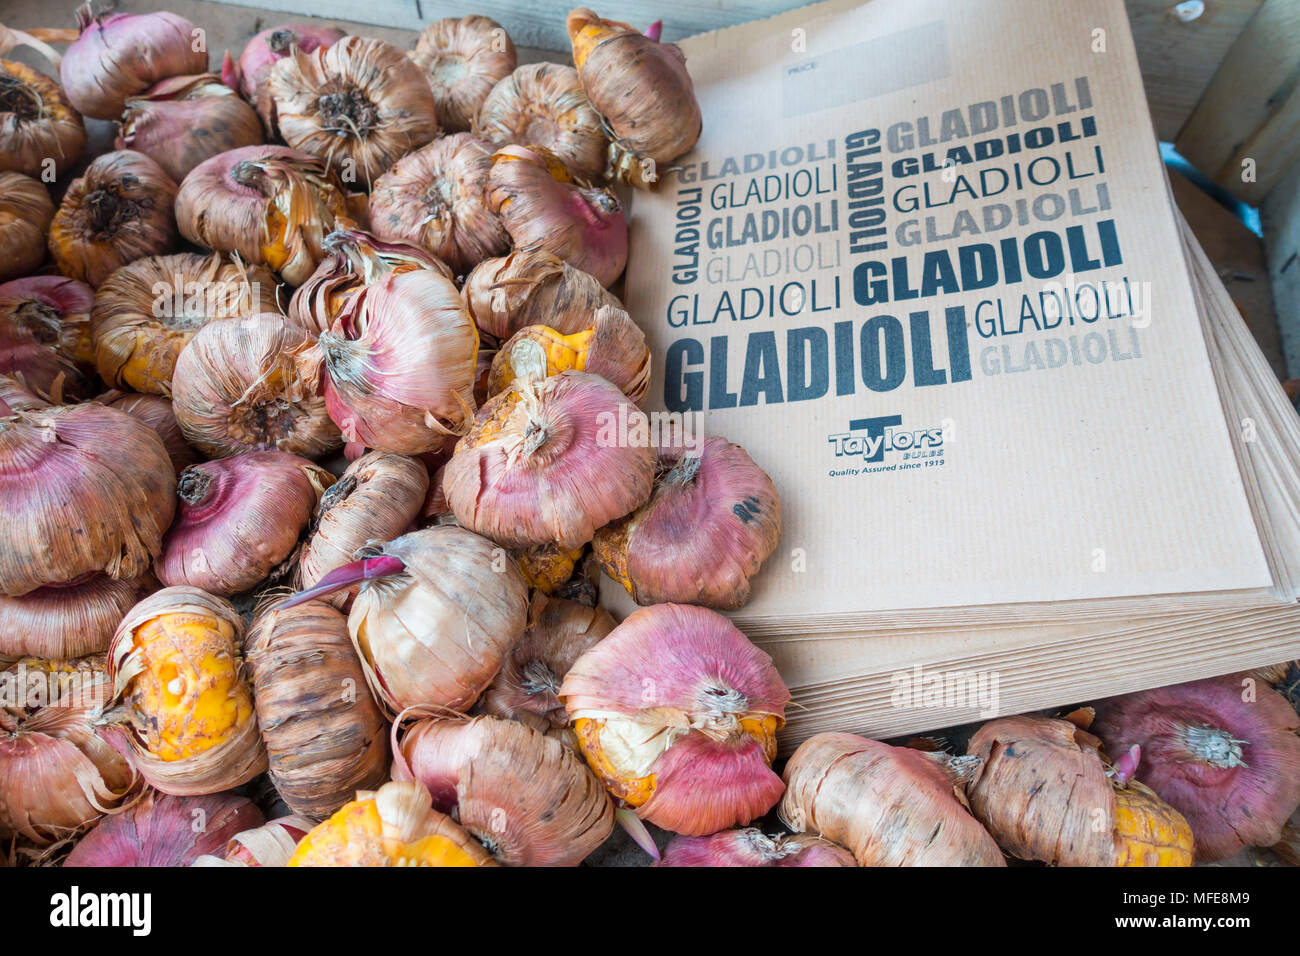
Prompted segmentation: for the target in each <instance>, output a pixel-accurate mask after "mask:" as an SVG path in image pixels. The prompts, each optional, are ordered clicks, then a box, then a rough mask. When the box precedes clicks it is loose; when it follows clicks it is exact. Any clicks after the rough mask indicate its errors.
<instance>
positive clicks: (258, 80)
mask: <svg viewBox="0 0 1300 956" xmlns="http://www.w3.org/2000/svg"><path fill="white" fill-rule="evenodd" d="M344 36H346V34H345V33H344V32H343V31H342V30H340V29H338V28H337V27H331V26H324V25H321V24H315V23H288V24H284V25H282V26H278V27H268V28H267V29H265V30H263V31H262V32H261V33H258V34H256V35H255V36H254V37H253V38H252V39H251V40H249V41H248V43H247V44H245V46H244V52H242V53H241V54H240V55H239V60H238V62H237V63H236V62H234V61H231V67H232V69H231V70H230V71H229V75H224V74H226V72H227V71H226V70H224V69H223V71H222V72H223V78H224V79H225V80H226V82H227V85H228V86H230V88H231V89H235V90H238V92H239V94H240V95H241V96H243V97H244V99H245V100H247V101H248V102H249V103H251V104H252V105H253V108H254V109H256V110H257V115H258V116H259V117H260V118H261V120H262V123H263V125H264V126H265V128H266V130H267V131H268V132H272V131H273V126H274V121H275V120H274V110H275V104H274V101H273V100H272V99H271V95H270V90H269V89H268V88H267V84H266V78H267V76H268V75H269V74H270V72H271V67H273V66H275V64H276V63H278V62H279V61H280V60H283V59H284V58H285V57H286V56H288V55H289V51H290V50H292V49H294V48H295V47H296V48H297V49H299V50H302V51H303V52H304V53H313V52H315V51H316V50H318V49H321V48H324V47H328V46H330V45H331V44H333V43H337V42H338V41H339V40H341V39H343V37H344Z"/></svg>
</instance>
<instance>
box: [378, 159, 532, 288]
mask: <svg viewBox="0 0 1300 956" xmlns="http://www.w3.org/2000/svg"><path fill="white" fill-rule="evenodd" d="M491 169H492V150H491V149H490V148H489V147H488V146H487V145H486V144H485V143H484V142H483V141H482V140H480V139H478V138H477V137H475V136H473V135H471V134H469V133H454V134H452V135H450V136H443V137H440V138H439V139H435V140H434V141H433V142H432V143H429V144H428V145H426V146H422V147H420V148H419V149H417V150H415V151H414V152H410V153H407V154H406V155H405V156H403V157H402V158H401V159H399V160H398V161H397V162H396V163H394V164H393V166H392V168H391V169H389V170H388V171H387V172H385V173H384V174H383V175H382V176H379V177H378V178H377V179H375V185H374V188H373V189H372V190H371V194H370V207H369V209H370V223H371V227H372V228H373V229H374V232H375V235H377V236H379V237H380V238H382V239H389V240H398V241H403V240H404V241H406V242H412V243H415V244H416V245H418V246H421V247H422V248H424V249H427V250H428V251H429V252H430V253H432V254H433V255H435V256H437V257H438V258H439V259H441V260H442V261H443V262H445V263H446V264H447V265H448V266H450V267H451V269H452V271H453V272H455V273H456V274H457V275H464V274H465V273H466V272H468V271H469V270H470V269H472V268H474V266H476V265H478V263H480V262H482V261H483V260H484V259H487V258H489V257H491V256H499V255H501V254H502V253H504V252H505V251H506V250H507V249H508V248H509V237H508V236H507V235H506V231H505V229H504V228H503V227H502V225H501V223H500V221H499V220H498V219H497V217H496V214H495V213H493V212H492V210H491V209H489V208H488V205H487V195H486V193H487V180H488V172H489V171H490V170H491Z"/></svg>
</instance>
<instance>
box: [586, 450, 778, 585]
mask: <svg viewBox="0 0 1300 956" xmlns="http://www.w3.org/2000/svg"><path fill="white" fill-rule="evenodd" d="M661 463H662V466H663V467H664V469H665V470H664V471H662V472H661V474H660V475H659V477H658V478H656V480H655V487H654V491H653V492H651V494H650V500H649V501H647V502H646V503H645V504H644V505H642V506H641V507H640V508H638V509H637V510H636V511H635V512H633V513H632V514H631V515H629V516H628V517H627V518H625V519H623V520H621V521H616V522H614V523H613V524H611V525H609V526H607V527H605V528H602V529H601V530H600V531H598V532H597V533H596V537H595V540H594V541H593V553H594V554H595V556H596V561H597V562H598V563H599V564H600V566H601V569H602V570H603V571H604V572H605V573H606V574H607V575H609V576H610V577H611V578H612V579H613V580H615V581H617V582H618V583H619V584H621V585H623V587H625V588H626V589H627V591H628V593H629V594H631V595H632V597H633V599H634V600H636V602H637V603H638V604H660V603H664V602H672V603H678V604H702V605H704V606H705V607H712V608H717V609H719V610H735V609H736V608H739V607H743V606H744V604H745V602H746V601H748V600H749V592H750V581H751V579H752V578H753V577H754V575H756V574H757V573H758V569H759V568H760V567H761V566H762V564H763V562H764V561H766V560H767V558H768V557H769V556H770V555H771V554H772V552H773V551H774V550H775V549H776V545H777V542H778V541H779V540H780V538H781V498H780V495H778V494H777V491H776V488H775V486H774V485H773V484H772V479H771V478H769V477H768V476H767V474H766V473H764V472H763V470H762V469H761V468H759V467H758V465H756V464H754V461H753V460H752V459H751V458H750V457H749V455H748V454H746V453H745V450H744V449H743V448H741V447H740V446H739V445H733V444H731V443H730V442H728V441H727V440H726V439H725V438H720V437H718V436H710V437H708V438H705V439H704V440H703V442H702V443H701V445H700V446H699V447H698V448H697V449H695V450H694V451H693V452H691V451H686V450H684V449H682V448H680V447H678V448H676V449H670V450H669V451H668V452H667V453H666V454H662V453H661Z"/></svg>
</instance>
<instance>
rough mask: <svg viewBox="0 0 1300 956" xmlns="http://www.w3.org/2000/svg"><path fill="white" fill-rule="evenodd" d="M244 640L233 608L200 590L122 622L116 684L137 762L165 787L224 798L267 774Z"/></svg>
mask: <svg viewBox="0 0 1300 956" xmlns="http://www.w3.org/2000/svg"><path fill="white" fill-rule="evenodd" d="M243 636H244V620H243V618H242V617H241V616H240V614H239V612H238V611H236V610H235V608H234V606H233V605H232V604H231V603H230V602H229V601H226V600H224V599H223V598H219V597H214V596H213V595H211V594H208V593H207V592H206V591H201V590H199V589H198V588H192V587H168V588H163V589H162V590H161V591H158V592H156V593H154V594H152V595H150V596H149V597H147V598H145V599H144V600H143V601H141V602H140V603H139V604H137V605H136V606H135V607H133V608H132V609H131V610H130V611H128V612H127V614H126V616H125V617H124V618H123V619H122V621H121V623H120V624H118V626H117V630H116V631H115V632H114V634H113V639H112V641H110V642H109V646H108V676H109V679H110V680H112V682H113V694H114V697H115V698H117V699H119V700H120V701H121V702H122V705H123V706H124V708H125V714H126V717H127V719H128V720H129V736H128V739H127V743H128V744H129V747H130V752H131V760H132V763H134V764H135V767H136V769H137V770H139V771H140V774H141V776H143V777H144V779H145V780H146V781H147V782H148V783H149V784H150V785H152V786H153V787H155V788H156V789H158V790H161V791H162V792H164V793H173V794H179V795H193V794H209V793H217V792H218V791H221V790H229V789H231V788H232V787H237V786H239V785H240V784H242V783H247V782H248V781H249V780H252V779H253V778H254V777H256V776H257V775H258V774H260V773H263V772H264V771H265V770H266V750H265V748H263V746H262V740H261V737H260V736H259V735H258V731H257V717H256V715H255V713H254V711H253V698H252V693H251V691H250V689H249V685H248V681H247V679H246V677H245V675H244V668H243V661H242V660H241V658H240V651H239V648H240V645H241V643H242V641H243ZM257 822H258V823H260V822H261V820H260V819H259V820H258V821H257ZM240 829H246V827H241V828H240ZM236 832H237V831H236ZM222 842H223V843H224V840H223V841H222Z"/></svg>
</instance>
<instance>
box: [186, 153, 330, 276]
mask: <svg viewBox="0 0 1300 956" xmlns="http://www.w3.org/2000/svg"><path fill="white" fill-rule="evenodd" d="M345 222H351V219H350V217H349V215H348V207H347V198H346V193H345V191H344V189H343V184H342V183H341V182H340V181H339V178H338V177H337V176H336V175H334V173H333V172H331V171H330V170H329V169H327V168H326V164H325V162H324V161H323V160H320V159H317V158H316V157H315V156H312V155H310V154H308V153H303V152H300V151H298V150H296V149H288V148H287V147H284V146H273V145H267V146H245V147H243V148H242V149H232V150H229V151H227V152H225V153H219V154H218V155H216V156H213V157H212V158H211V159H209V160H206V161H204V162H202V163H200V164H199V165H198V166H196V167H194V169H193V170H192V171H191V172H190V174H189V175H188V176H186V177H185V180H184V182H182V183H181V185H180V189H179V190H178V191H177V193H176V223H177V226H178V227H179V229H180V232H181V235H182V236H184V237H185V238H186V239H188V240H189V241H190V242H193V243H196V244H197V245H200V246H204V247H206V248H208V249H213V250H216V251H218V252H227V253H235V254H237V255H238V256H239V257H240V258H241V259H242V260H243V261H244V262H246V263H255V264H258V265H264V266H266V267H267V268H269V269H271V270H272V271H274V272H276V273H277V274H279V275H280V277H281V278H283V279H284V281H285V282H287V283H289V284H290V285H301V284H302V283H303V282H305V281H306V280H307V278H308V277H309V276H311V274H312V272H313V271H315V269H316V266H317V265H318V264H319V263H320V261H321V259H322V258H324V256H325V252H324V249H323V248H322V244H323V242H324V240H325V236H327V235H328V234H329V233H331V232H333V231H334V229H335V227H336V225H341V224H343V223H345Z"/></svg>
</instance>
